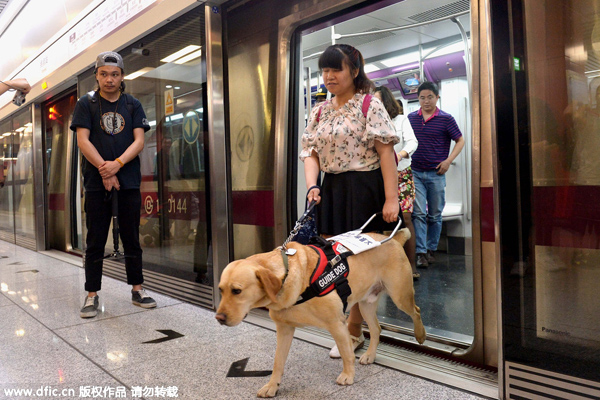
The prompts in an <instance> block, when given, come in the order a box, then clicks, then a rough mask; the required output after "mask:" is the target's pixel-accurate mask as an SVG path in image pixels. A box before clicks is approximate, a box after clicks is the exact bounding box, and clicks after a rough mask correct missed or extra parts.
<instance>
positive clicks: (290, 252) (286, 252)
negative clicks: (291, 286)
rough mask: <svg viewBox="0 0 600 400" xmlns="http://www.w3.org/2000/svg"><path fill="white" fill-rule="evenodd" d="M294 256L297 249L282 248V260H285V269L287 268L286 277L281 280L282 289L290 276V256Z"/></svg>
mask: <svg viewBox="0 0 600 400" xmlns="http://www.w3.org/2000/svg"><path fill="white" fill-rule="evenodd" d="M294 254H296V249H284V248H283V247H282V248H281V258H283V267H284V268H285V275H284V276H283V279H282V280H281V286H282V287H283V284H284V282H285V279H286V278H287V276H288V271H289V269H290V267H289V263H288V255H290V256H293V255H294Z"/></svg>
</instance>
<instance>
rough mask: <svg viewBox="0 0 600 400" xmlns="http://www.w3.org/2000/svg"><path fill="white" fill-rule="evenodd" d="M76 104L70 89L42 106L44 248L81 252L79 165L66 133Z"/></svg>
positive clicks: (71, 139) (72, 141)
mask: <svg viewBox="0 0 600 400" xmlns="http://www.w3.org/2000/svg"><path fill="white" fill-rule="evenodd" d="M76 102H77V94H76V92H75V88H72V89H71V90H69V91H68V92H66V93H64V94H63V95H59V96H56V97H55V98H53V99H51V100H49V101H48V102H46V103H44V104H43V105H42V113H43V118H44V130H43V132H44V135H43V144H44V152H43V155H44V182H45V184H46V197H47V198H46V204H47V214H46V215H47V217H46V222H47V224H46V229H47V232H46V237H47V240H46V246H47V248H49V249H56V250H61V251H73V250H75V251H82V250H83V245H82V233H81V226H82V224H81V185H80V178H79V177H80V176H81V175H80V174H79V173H78V172H79V165H80V163H79V158H78V157H77V156H76V153H75V147H76V146H77V142H76V139H75V135H74V133H73V132H72V131H71V130H70V129H69V126H70V125H71V119H72V117H73V111H74V110H75V103H76ZM72 184H73V186H72ZM78 185H79V186H78ZM77 189H79V190H77Z"/></svg>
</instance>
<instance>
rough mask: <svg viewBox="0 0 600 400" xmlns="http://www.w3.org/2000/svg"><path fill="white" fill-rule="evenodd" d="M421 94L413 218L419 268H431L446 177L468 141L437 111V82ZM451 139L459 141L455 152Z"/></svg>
mask: <svg viewBox="0 0 600 400" xmlns="http://www.w3.org/2000/svg"><path fill="white" fill-rule="evenodd" d="M417 93H418V96H419V104H420V105H421V108H420V109H419V110H418V111H414V112H412V113H410V114H409V115H408V120H409V121H410V124H411V125H412V128H413V131H414V132H415V136H416V137H417V140H418V141H419V147H418V148H417V150H416V151H415V153H414V154H413V155H412V163H411V167H412V171H413V178H414V181H415V192H416V195H415V205H414V212H413V215H412V219H413V223H414V225H415V235H416V236H417V266H418V267H427V266H428V265H429V264H430V263H432V262H434V261H435V257H434V252H435V251H436V250H437V246H438V242H439V241H440V233H441V232H442V211H443V210H444V206H445V205H446V175H445V174H446V172H448V169H449V168H450V163H452V161H454V159H455V158H456V157H457V156H458V155H459V154H460V152H461V150H462V148H463V146H464V145H465V139H464V138H463V136H462V134H461V132H460V129H458V125H457V124H456V121H455V120H454V118H453V117H452V115H450V114H448V113H445V112H443V111H442V110H440V109H439V108H437V101H438V99H439V98H440V95H439V90H438V87H437V86H436V85H435V84H434V83H433V82H424V83H422V84H421V86H419V89H418V92H417ZM451 140H454V141H455V142H456V145H455V146H454V149H452V153H450V142H451ZM448 153H450V155H448Z"/></svg>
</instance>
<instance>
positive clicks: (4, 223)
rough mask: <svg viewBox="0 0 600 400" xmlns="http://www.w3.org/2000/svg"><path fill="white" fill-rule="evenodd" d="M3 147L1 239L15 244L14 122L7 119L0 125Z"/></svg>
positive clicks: (0, 202) (0, 208) (0, 194)
mask: <svg viewBox="0 0 600 400" xmlns="http://www.w3.org/2000/svg"><path fill="white" fill-rule="evenodd" d="M0 132H2V137H1V138H0V145H1V146H2V168H0V214H1V215H2V218H0V239H1V240H4V241H6V242H9V243H14V242H15V216H14V211H13V210H14V204H13V197H14V188H13V163H12V159H13V152H12V149H13V140H12V136H13V132H12V121H11V120H10V119H7V120H6V121H5V122H3V123H2V124H1V125H0Z"/></svg>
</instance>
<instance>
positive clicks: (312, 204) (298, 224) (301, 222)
mask: <svg viewBox="0 0 600 400" xmlns="http://www.w3.org/2000/svg"><path fill="white" fill-rule="evenodd" d="M316 204H317V202H316V201H314V200H313V201H311V202H310V204H309V205H308V208H307V209H306V211H304V214H302V217H300V219H299V220H298V221H296V225H294V229H292V231H291V232H290V235H289V236H288V238H287V239H285V242H283V245H282V246H281V247H282V249H284V250H287V249H288V248H287V245H288V243H289V242H291V241H292V238H293V237H294V236H296V234H297V233H298V232H299V231H300V229H302V227H303V226H304V224H305V222H306V218H308V214H310V212H311V211H312V210H313V208H315V205H316Z"/></svg>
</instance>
